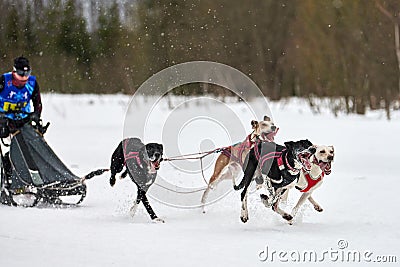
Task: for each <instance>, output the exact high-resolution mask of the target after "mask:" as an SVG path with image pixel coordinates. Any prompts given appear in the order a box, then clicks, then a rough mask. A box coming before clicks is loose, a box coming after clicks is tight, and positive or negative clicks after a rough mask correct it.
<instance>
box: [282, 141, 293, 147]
mask: <svg viewBox="0 0 400 267" xmlns="http://www.w3.org/2000/svg"><path fill="white" fill-rule="evenodd" d="M284 144H285V147H287V148H291V147H292V146H293V144H294V142H293V141H288V142H285V143H284Z"/></svg>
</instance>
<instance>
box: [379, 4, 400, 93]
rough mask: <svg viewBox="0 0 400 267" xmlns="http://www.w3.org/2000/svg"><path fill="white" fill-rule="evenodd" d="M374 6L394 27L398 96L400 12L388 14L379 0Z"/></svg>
mask: <svg viewBox="0 0 400 267" xmlns="http://www.w3.org/2000/svg"><path fill="white" fill-rule="evenodd" d="M375 4H376V6H377V8H378V9H379V11H381V12H382V13H383V14H384V15H385V16H386V17H388V18H389V19H390V20H391V22H392V23H393V26H394V43H395V48H396V56H397V66H398V68H399V88H398V89H399V92H398V93H399V95H400V35H399V25H400V10H395V11H394V12H393V13H394V14H393V13H391V12H389V11H388V9H387V8H385V7H384V6H383V5H382V4H381V3H380V1H379V0H375Z"/></svg>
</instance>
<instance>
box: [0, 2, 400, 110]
mask: <svg viewBox="0 0 400 267" xmlns="http://www.w3.org/2000/svg"><path fill="white" fill-rule="evenodd" d="M0 9H1V10H3V12H2V16H0V55H1V61H0V67H1V69H2V70H3V72H6V71H9V70H11V66H12V65H11V64H12V59H13V58H14V57H16V56H18V55H21V54H23V55H25V56H26V57H28V58H29V59H30V60H31V65H32V67H33V71H34V74H35V75H37V76H38V78H39V82H40V85H41V88H42V91H44V92H46V91H48V92H60V93H118V92H119V93H130V94H131V93H133V92H134V91H135V90H136V89H137V88H138V87H139V86H140V85H141V84H142V83H143V82H144V81H145V80H147V79H148V78H149V77H150V76H151V75H153V74H155V73H156V72H158V71H160V70H162V69H164V68H166V67H169V66H172V65H175V64H178V63H183V62H187V61H193V60H208V61H215V62H220V63H224V64H227V65H229V66H232V67H234V68H237V69H238V70H240V71H242V72H243V73H245V74H247V75H248V76H249V77H250V78H252V79H253V80H254V81H255V82H256V84H257V85H258V86H259V87H260V88H261V90H262V92H263V94H264V95H265V96H267V97H269V98H270V99H272V100H279V99H281V98H283V97H288V96H300V97H307V98H309V99H310V104H312V103H313V98H314V97H327V98H330V99H332V109H333V110H339V111H346V112H348V113H359V114H363V113H365V111H366V109H367V108H369V109H380V108H385V109H386V110H387V114H388V116H389V115H390V114H389V111H390V107H393V106H396V105H397V106H398V102H399V96H400V62H399V61H400V45H399V38H400V37H399V24H400V17H399V14H400V2H399V1H398V0H369V1H364V0H352V1H344V0H262V1H260V0H249V1H244V0H124V1H120V2H117V1H113V2H110V1H104V2H101V1H95V0H87V1H79V0H32V1H27V0H3V1H1V2H0ZM201 88H202V87H199V86H187V87H185V88H180V89H178V90H175V91H174V92H175V93H177V94H193V93H202V89H201ZM214 89H215V90H211V92H209V93H212V92H214V93H216V94H226V90H220V89H218V88H214Z"/></svg>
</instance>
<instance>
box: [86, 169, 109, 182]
mask: <svg viewBox="0 0 400 267" xmlns="http://www.w3.org/2000/svg"><path fill="white" fill-rule="evenodd" d="M109 170H110V169H98V170H95V171H92V172H90V173H88V174H86V175H85V176H84V177H83V178H82V180H89V179H91V178H93V177H95V176H98V175H102V174H103V173H105V172H108V171H109Z"/></svg>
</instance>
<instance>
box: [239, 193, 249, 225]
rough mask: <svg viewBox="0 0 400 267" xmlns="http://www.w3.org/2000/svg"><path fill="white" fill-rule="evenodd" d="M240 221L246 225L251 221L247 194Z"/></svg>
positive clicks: (243, 202) (243, 201)
mask: <svg viewBox="0 0 400 267" xmlns="http://www.w3.org/2000/svg"><path fill="white" fill-rule="evenodd" d="M240 220H241V221H242V222H243V223H246V222H247V221H248V220H249V211H248V209H247V194H246V196H245V197H244V199H243V200H242V209H241V212H240Z"/></svg>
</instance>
